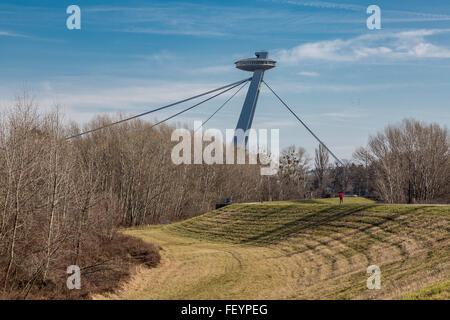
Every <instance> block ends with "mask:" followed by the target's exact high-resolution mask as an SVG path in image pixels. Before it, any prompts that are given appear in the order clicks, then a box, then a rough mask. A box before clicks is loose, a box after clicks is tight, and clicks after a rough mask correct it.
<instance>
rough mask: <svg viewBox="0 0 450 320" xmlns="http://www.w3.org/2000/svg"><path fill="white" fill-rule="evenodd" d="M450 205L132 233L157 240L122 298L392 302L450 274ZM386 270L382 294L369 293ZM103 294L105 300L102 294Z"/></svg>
mask: <svg viewBox="0 0 450 320" xmlns="http://www.w3.org/2000/svg"><path fill="white" fill-rule="evenodd" d="M449 220H450V206H439V207H433V206H385V205H375V204H367V203H366V202H365V203H364V204H360V205H358V204H356V203H355V204H351V205H344V206H336V205H329V204H302V203H292V202H289V203H287V204H285V205H283V204H281V203H277V204H274V205H271V204H269V203H266V204H263V205H261V204H252V205H249V204H244V205H232V206H228V207H225V208H223V209H221V210H217V211H213V212H211V213H209V214H206V215H203V216H200V217H197V218H194V219H190V220H187V221H185V222H182V223H177V224H173V225H169V226H158V227H150V228H138V229H129V230H126V231H125V233H126V234H130V235H134V236H138V237H140V238H142V239H144V240H145V241H149V242H153V243H157V244H158V245H160V246H161V247H162V248H163V249H164V250H163V251H162V263H161V265H160V266H159V267H157V268H154V269H143V270H141V272H140V273H138V274H137V275H136V276H135V277H134V278H133V279H132V281H130V282H129V283H126V284H124V285H123V287H122V289H121V290H120V291H119V292H116V293H115V294H113V295H109V296H107V297H108V298H119V299H392V298H400V297H402V296H404V295H405V294H407V293H408V292H413V291H416V290H418V289H420V288H423V287H426V286H430V285H433V284H436V283H439V282H441V281H444V280H446V279H448V278H449V275H450V273H449V266H450V259H449V258H450V254H449V250H448V248H449V245H450V241H449V238H448V230H449ZM372 264H375V265H378V266H379V267H380V268H381V271H382V289H381V290H368V289H367V288H366V280H367V277H368V275H367V274H366V268H367V267H368V266H369V265H372ZM96 298H105V297H104V296H97V297H96Z"/></svg>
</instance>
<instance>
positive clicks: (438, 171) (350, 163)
mask: <svg viewBox="0 0 450 320" xmlns="http://www.w3.org/2000/svg"><path fill="white" fill-rule="evenodd" d="M449 181H450V135H449V132H448V129H447V128H443V127H440V126H439V125H437V124H424V123H422V122H419V121H415V120H411V119H406V120H403V122H402V123H401V124H398V125H390V126H388V127H386V128H385V129H384V130H383V131H381V132H379V133H378V134H377V135H375V136H373V137H369V142H368V144H367V146H366V147H360V148H358V149H357V150H356V151H355V153H354V155H353V159H351V160H345V161H344V166H340V165H337V164H336V163H334V164H333V163H331V162H330V157H329V154H328V152H327V151H326V149H325V148H323V147H322V146H319V147H318V148H317V149H316V150H315V154H314V158H313V159H311V158H310V157H309V156H308V155H307V154H306V152H305V150H304V149H303V148H298V149H296V148H295V147H294V146H291V147H289V148H287V149H285V150H284V151H283V152H282V155H281V158H280V170H279V173H278V175H277V176H274V177H271V178H270V179H268V185H267V186H265V190H266V193H267V195H268V196H267V197H266V198H268V199H272V200H287V199H297V198H309V197H312V198H314V197H334V196H336V195H337V193H339V192H343V193H346V194H356V195H361V196H366V197H372V198H374V199H377V200H380V201H383V202H387V203H450V183H449Z"/></svg>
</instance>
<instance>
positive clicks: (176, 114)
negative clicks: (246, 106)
mask: <svg viewBox="0 0 450 320" xmlns="http://www.w3.org/2000/svg"><path fill="white" fill-rule="evenodd" d="M247 81H249V79H246V80H243V81H241V82H239V83H238V84H235V85H234V86H232V87H230V88H228V89H225V90H223V91H221V92H219V93H216V94H215V95H213V96H211V97H209V98H206V99H205V100H202V101H200V102H199V103H196V104H194V105H193V106H191V107H189V108H186V109H184V110H181V111H180V112H177V113H175V114H174V115H172V116H170V117H168V118H166V119H164V120H161V121H159V122H157V123H155V124H153V125H152V126H150V128H153V127H155V126H157V125H159V124H161V123H163V122H166V121H167V120H170V119H172V118H175V117H176V116H178V115H180V114H182V113H185V112H186V111H189V110H191V109H193V108H195V107H197V106H199V105H201V104H202V103H205V102H207V101H209V100H211V99H213V98H215V97H218V96H220V95H221V94H224V93H225V92H228V91H230V90H232V89H234V88H236V87H237V86H239V85H241V84H242V83H243V82H247Z"/></svg>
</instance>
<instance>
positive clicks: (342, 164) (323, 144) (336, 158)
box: [263, 80, 345, 168]
mask: <svg viewBox="0 0 450 320" xmlns="http://www.w3.org/2000/svg"><path fill="white" fill-rule="evenodd" d="M263 82H264V84H265V85H266V87H267V88H269V90H270V91H272V93H273V94H274V95H275V96H276V97H277V98H278V100H280V102H281V103H282V104H283V105H284V106H285V107H286V108H287V109H288V110H289V111H290V112H291V113H292V114H293V115H294V117H296V118H297V120H298V121H300V123H301V124H302V125H303V126H304V127H305V128H306V130H308V131H309V133H311V134H312V136H313V137H314V138H316V140H317V141H319V143H320V144H321V145H322V146H323V147H324V148H325V149H327V151H328V152H329V153H330V154H331V155H332V156H333V158H334V159H335V160H336V161H337V162H338V163H339V164H340V165H341V166H342V167H344V168H345V166H344V163H343V162H342V161H341V160H340V159H339V158H338V157H337V156H336V155H335V154H334V153H333V152H332V151H331V150H330V149H329V148H328V147H327V146H326V145H325V143H323V141H322V140H320V139H319V137H318V136H316V135H315V134H314V132H313V131H312V130H311V129H310V128H309V127H308V126H307V125H306V123H304V122H303V121H302V120H301V119H300V118H299V117H298V116H297V115H296V114H295V112H294V111H293V110H292V109H291V108H289V106H288V105H287V104H286V103H285V102H284V101H283V99H281V98H280V97H279V96H278V95H277V94H276V93H275V91H273V89H272V88H271V87H270V86H269V85H268V84H267V83H266V82H265V81H264V80H263Z"/></svg>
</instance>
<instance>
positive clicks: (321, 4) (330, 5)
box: [275, 0, 364, 11]
mask: <svg viewBox="0 0 450 320" xmlns="http://www.w3.org/2000/svg"><path fill="white" fill-rule="evenodd" d="M275 2H281V3H286V4H291V5H296V6H302V7H313V8H321V9H343V10H351V11H359V10H361V9H363V8H364V7H363V6H359V5H355V4H345V3H334V2H326V1H295V0H279V1H275Z"/></svg>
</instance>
